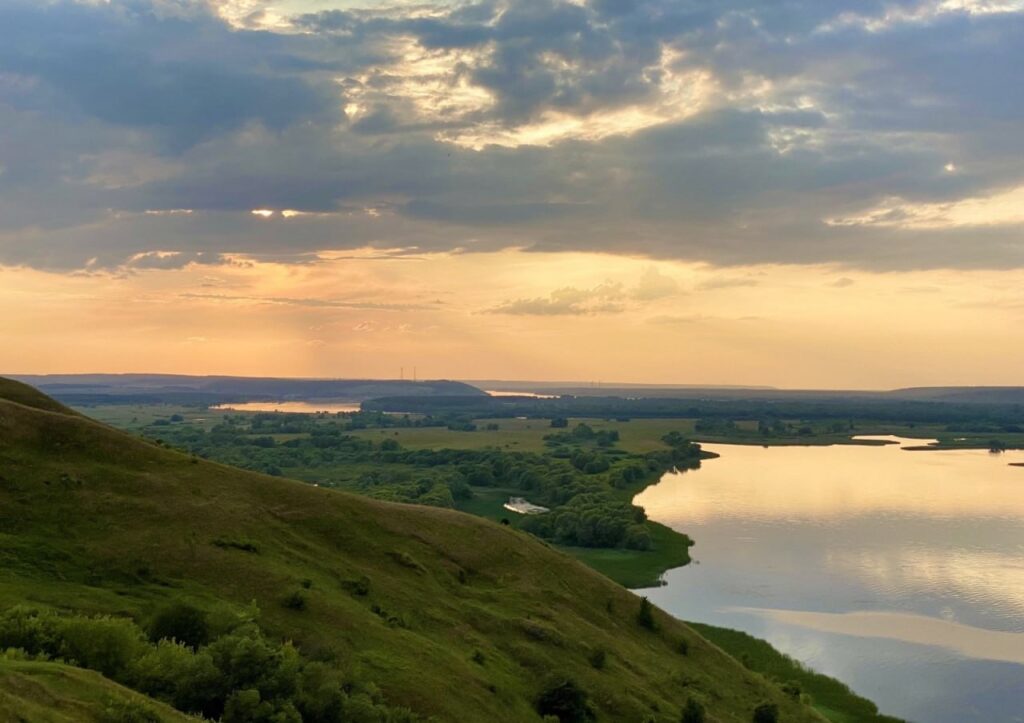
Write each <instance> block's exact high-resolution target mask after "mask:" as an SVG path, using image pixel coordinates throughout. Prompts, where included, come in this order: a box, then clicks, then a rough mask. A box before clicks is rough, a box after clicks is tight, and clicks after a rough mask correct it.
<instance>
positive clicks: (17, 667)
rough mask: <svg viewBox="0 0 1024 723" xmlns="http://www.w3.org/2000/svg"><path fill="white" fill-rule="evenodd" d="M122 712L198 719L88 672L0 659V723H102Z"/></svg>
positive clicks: (165, 719) (179, 721)
mask: <svg viewBox="0 0 1024 723" xmlns="http://www.w3.org/2000/svg"><path fill="white" fill-rule="evenodd" d="M126 707H127V708H128V709H130V710H131V709H135V710H139V709H141V710H145V711H148V712H150V713H152V714H153V715H155V716H157V717H158V719H159V720H160V721H162V723H187V721H197V720H198V719H196V718H192V717H191V716H186V715H184V714H182V713H179V712H178V711H176V710H174V709H173V708H171V707H169V706H166V705H164V704H162V703H158V702H156V701H154V700H152V699H150V698H147V697H146V696H144V695H140V694H139V693H136V692H134V691H131V690H128V689H127V688H125V687H123V686H120V685H118V684H117V683H113V682H111V681H109V680H107V679H106V678H104V677H103V676H102V675H100V674H99V673H94V672H92V671H91V670H82V669H81V668H73V667H71V666H68V665H61V664H60V663H43V662H34V661H21V660H8V659H3V658H0V723H8V722H10V723H15V722H18V723H21V722H23V721H32V722H33V723H83V722H84V723H93V722H95V723H104V721H107V720H110V718H109V717H108V714H109V713H110V712H111V711H119V710H124V709H125V708H126Z"/></svg>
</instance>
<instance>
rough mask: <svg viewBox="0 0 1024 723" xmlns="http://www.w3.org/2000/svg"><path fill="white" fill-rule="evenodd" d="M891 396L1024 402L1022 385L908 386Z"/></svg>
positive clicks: (954, 400) (963, 400)
mask: <svg viewBox="0 0 1024 723" xmlns="http://www.w3.org/2000/svg"><path fill="white" fill-rule="evenodd" d="M889 394H890V395H891V396H894V397H899V398H901V399H915V400H920V401H929V402H958V403H962V404H1024V387H910V388H907V389H894V390H893V391H891V392H889Z"/></svg>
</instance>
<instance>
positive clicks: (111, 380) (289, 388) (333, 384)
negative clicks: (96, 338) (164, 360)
mask: <svg viewBox="0 0 1024 723" xmlns="http://www.w3.org/2000/svg"><path fill="white" fill-rule="evenodd" d="M11 378H13V379H17V380H18V381H21V382H24V383H26V384H30V385H32V386H34V387H36V388H38V389H40V390H41V391H43V392H45V393H46V394H49V395H51V396H53V397H55V398H56V399H58V400H60V401H63V402H66V403H68V404H76V405H80V404H95V403H117V402H126V401H133V402H134V401H139V402H160V401H174V402H181V403H189V402H195V403H205V404H218V403H227V402H245V401H275V402H280V401H289V400H303V401H305V400H309V401H340V402H362V401H365V400H367V399H373V398H375V397H383V396H410V397H422V396H436V395H444V396H472V395H476V396H482V395H483V394H484V392H482V391H481V390H480V389H477V388H476V387H473V386H470V385H469V384H465V383H463V382H453V381H446V380H429V381H421V382H412V381H401V380H389V379H287V378H275V377H228V376H209V377H205V376H186V375H177V374H53V375H16V376H13V377H11Z"/></svg>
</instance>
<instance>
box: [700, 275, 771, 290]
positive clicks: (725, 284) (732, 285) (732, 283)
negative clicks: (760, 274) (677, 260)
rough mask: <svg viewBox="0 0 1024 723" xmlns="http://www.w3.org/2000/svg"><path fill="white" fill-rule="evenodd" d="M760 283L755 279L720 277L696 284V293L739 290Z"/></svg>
mask: <svg viewBox="0 0 1024 723" xmlns="http://www.w3.org/2000/svg"><path fill="white" fill-rule="evenodd" d="M759 283H760V282H759V281H758V280H757V279H751V278H747V277H741V276H722V277H718V278H714V279H708V280H707V281H702V282H700V283H699V284H697V286H696V289H697V290H698V291H716V290H718V289H740V288H744V287H749V286H757V285H758V284H759Z"/></svg>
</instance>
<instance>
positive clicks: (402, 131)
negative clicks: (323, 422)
mask: <svg viewBox="0 0 1024 723" xmlns="http://www.w3.org/2000/svg"><path fill="white" fill-rule="evenodd" d="M1021 68H1024V0H943V1H941V2H921V1H919V0H917V1H913V2H911V1H905V2H901V1H899V0H897V1H894V2H873V1H871V0H858V1H857V2H853V1H852V0H851V1H849V2H846V1H836V2H822V1H821V0H778V1H775V2H766V1H763V0H722V1H721V2H711V1H693V2H689V1H687V0H636V1H632V0H589V1H586V2H584V1H578V2H576V1H562V0H514V1H512V2H489V1H485V2H479V3H477V2H474V3H461V2H452V3H443V2H433V1H431V0H425V1H422V2H419V1H417V2H412V1H407V2H402V1H399V2H386V1H378V0H365V1H357V0H352V1H345V0H280V1H278V2H264V1H262V0H221V1H217V0H209V1H208V2H204V1H202V0H109V1H104V0H56V1H48V0H0V309H2V310H3V313H2V314H0V373H47V372H120V371H138V372H182V373H196V374H206V373H217V374H246V375H281V376H327V377H396V376H398V374H399V369H400V367H402V366H404V367H406V369H411V368H412V367H413V366H416V367H417V368H418V370H419V374H420V376H421V377H445V378H459V379H480V378H490V379H493V378H504V379H557V380H581V381H591V380H603V381H609V382H610V381H619V382H651V383H653V382H664V383H683V384H685V383H689V384H765V385H776V386H782V387H805V388H806V387H841V388H891V387H898V386H910V385H929V384H1021V383H1024V377H1022V375H1021V371H1020V370H1021V369H1024V334H1022V333H1021V330H1022V329H1024V283H1022V282H1024V275H1022V273H1021V269H1022V267H1024V80H1022V76H1021V70H1020V69H1021Z"/></svg>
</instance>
